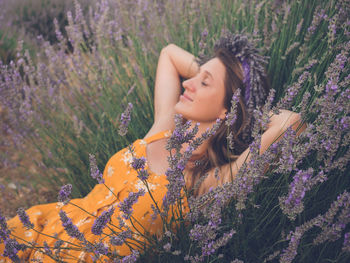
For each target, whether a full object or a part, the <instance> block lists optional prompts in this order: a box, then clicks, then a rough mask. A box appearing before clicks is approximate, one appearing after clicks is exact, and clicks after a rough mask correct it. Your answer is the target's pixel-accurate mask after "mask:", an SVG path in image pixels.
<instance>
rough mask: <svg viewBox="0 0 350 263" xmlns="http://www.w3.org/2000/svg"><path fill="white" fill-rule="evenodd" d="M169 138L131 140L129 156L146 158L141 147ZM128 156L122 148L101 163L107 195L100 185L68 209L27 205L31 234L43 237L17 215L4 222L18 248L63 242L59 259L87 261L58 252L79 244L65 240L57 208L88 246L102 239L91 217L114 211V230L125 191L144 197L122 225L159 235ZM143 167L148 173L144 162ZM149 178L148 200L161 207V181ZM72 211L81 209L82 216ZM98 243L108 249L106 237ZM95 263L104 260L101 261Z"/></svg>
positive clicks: (30, 255)
mask: <svg viewBox="0 0 350 263" xmlns="http://www.w3.org/2000/svg"><path fill="white" fill-rule="evenodd" d="M170 135H171V131H170V130H168V131H163V132H160V133H157V134H155V135H153V136H151V137H149V138H147V139H139V140H136V141H135V142H134V143H133V146H134V151H133V156H134V157H137V158H140V157H142V156H144V157H146V145H147V144H149V143H151V142H153V141H156V140H159V139H162V138H165V137H169V136H170ZM133 156H132V153H131V152H130V151H129V149H128V147H127V148H124V149H122V150H121V151H119V152H118V153H116V154H114V155H113V156H112V157H111V158H110V160H109V161H108V162H107V164H106V167H105V169H104V173H103V178H104V180H105V184H106V185H107V186H108V188H109V189H110V190H111V191H113V193H112V192H111V191H110V190H108V189H107V187H106V186H105V185H103V184H98V185H96V186H95V187H94V189H93V190H92V191H91V192H90V193H89V194H88V195H87V196H86V197H84V198H79V199H72V200H71V201H70V202H71V203H72V204H74V205H72V204H67V205H65V206H63V204H62V203H50V204H43V205H37V206H33V207H31V208H29V209H28V210H27V211H26V212H27V214H28V215H29V218H30V221H31V222H32V223H33V224H34V225H35V227H34V229H35V230H38V231H40V232H43V233H45V235H43V234H38V233H37V232H36V231H34V230H28V229H26V228H25V227H23V226H22V224H21V222H20V220H19V218H18V216H16V217H14V218H12V219H11V220H9V221H8V222H7V224H8V226H9V228H11V229H12V234H13V235H15V236H16V239H17V240H18V242H19V243H22V242H23V240H26V241H29V242H36V244H37V245H36V246H43V244H44V241H46V243H47V244H48V246H49V247H50V248H52V247H54V244H55V242H56V241H57V239H55V238H52V237H49V236H56V237H58V238H60V239H62V240H65V241H68V242H70V243H68V242H65V243H64V244H63V246H62V247H63V249H61V251H63V252H61V254H60V255H61V256H64V259H65V261H66V262H92V259H91V258H92V257H91V254H88V253H86V252H84V251H82V250H79V249H77V250H68V249H64V247H74V244H79V243H80V241H78V240H77V239H75V238H71V237H69V236H68V234H67V233H66V232H65V230H64V228H63V226H62V222H61V220H60V217H59V214H58V213H59V210H60V209H62V210H64V211H65V212H66V213H67V216H68V217H69V218H71V219H72V222H73V223H74V224H75V225H76V226H77V227H78V228H79V230H80V232H82V233H83V234H84V235H85V238H86V239H87V240H88V241H89V242H91V243H94V242H99V241H100V240H101V238H102V237H105V235H104V234H102V236H97V235H94V234H93V233H92V232H91V228H92V225H93V223H94V220H95V218H96V217H98V216H100V215H101V214H102V212H104V211H107V210H108V209H110V208H111V207H112V206H114V207H115V212H114V214H113V216H112V218H111V222H110V223H111V224H112V225H114V226H116V227H117V226H119V223H120V221H119V220H118V219H117V217H118V216H120V217H121V216H122V212H121V211H120V210H119V207H118V204H119V203H120V202H121V201H123V200H124V199H125V198H126V197H128V194H129V192H131V191H132V192H136V191H138V190H140V189H144V190H145V192H146V194H145V195H143V196H141V197H140V198H139V200H138V202H137V203H135V204H134V205H133V207H132V208H133V218H134V221H135V222H136V221H137V223H134V224H131V222H130V221H129V220H124V222H125V224H126V225H127V226H128V227H130V229H131V230H133V232H135V233H137V232H139V233H145V231H149V232H150V233H152V234H156V235H160V234H161V232H162V223H161V219H160V217H159V216H158V218H156V219H155V220H154V219H153V220H152V218H151V217H152V214H153V211H152V209H151V204H154V202H153V201H152V198H151V195H150V193H149V192H148V190H147V188H146V187H145V185H144V183H143V182H142V181H141V180H140V179H139V178H138V177H137V171H135V170H134V169H133V168H132V167H131V163H132V158H133ZM146 168H148V165H147V161H146ZM149 173H150V177H149V179H148V180H147V181H148V185H149V190H150V191H151V193H152V197H153V198H154V199H155V201H156V202H157V203H158V204H159V205H161V204H162V199H163V197H164V196H165V194H166V191H167V188H166V185H167V184H168V181H167V178H166V176H165V175H157V174H155V173H152V172H151V171H149ZM77 206H79V207H81V208H82V209H83V210H85V211H86V212H84V211H83V210H82V209H80V208H78V207H77ZM141 225H142V226H141ZM110 231H111V230H110V229H108V228H104V231H103V233H107V234H108V233H110ZM114 231H117V232H118V231H119V232H120V231H121V230H120V229H119V230H118V228H114ZM133 238H134V239H135V240H134V242H135V241H136V240H141V241H142V240H143V239H142V236H141V235H138V234H133ZM103 240H104V244H105V246H108V243H109V238H108V237H106V238H105V239H103ZM135 243H136V242H135ZM134 248H135V249H137V247H133V249H134ZM115 249H116V251H115V252H117V253H118V254H119V255H122V256H124V255H129V254H131V249H130V248H129V246H127V245H125V244H124V245H121V246H115ZM141 249H142V248H141ZM139 250H140V248H139ZM3 251H4V244H0V255H2V254H3ZM110 251H112V250H110ZM63 253H65V254H63ZM19 256H20V258H21V259H23V260H25V262H30V261H31V259H41V260H42V262H53V260H52V259H51V258H50V257H48V256H46V255H44V254H43V253H42V252H40V251H38V250H30V249H27V250H25V251H24V252H19ZM2 262H10V261H9V260H8V259H7V258H6V259H5V258H1V256H0V263H2ZM101 262H104V261H103V260H102V261H101Z"/></svg>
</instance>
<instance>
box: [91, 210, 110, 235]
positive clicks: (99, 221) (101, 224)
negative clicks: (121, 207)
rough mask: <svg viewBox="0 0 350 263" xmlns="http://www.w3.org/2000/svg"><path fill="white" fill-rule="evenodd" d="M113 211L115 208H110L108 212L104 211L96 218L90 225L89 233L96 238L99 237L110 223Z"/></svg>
mask: <svg viewBox="0 0 350 263" xmlns="http://www.w3.org/2000/svg"><path fill="white" fill-rule="evenodd" d="M114 210H115V208H114V207H111V208H110V209H109V210H108V211H104V212H103V213H102V214H101V215H100V216H99V217H98V218H96V219H95V221H94V224H93V225H92V228H91V233H93V234H94V235H97V236H99V235H101V234H102V231H103V229H104V228H105V227H106V225H107V224H108V223H109V222H110V221H111V217H112V215H113V213H114Z"/></svg>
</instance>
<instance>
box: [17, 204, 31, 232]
mask: <svg viewBox="0 0 350 263" xmlns="http://www.w3.org/2000/svg"><path fill="white" fill-rule="evenodd" d="M17 215H18V217H19V219H20V220H21V222H22V224H23V225H24V226H25V227H26V228H27V229H33V228H34V224H33V223H32V222H30V219H29V216H28V215H27V213H26V211H25V210H24V209H23V208H22V207H21V208H18V210H17Z"/></svg>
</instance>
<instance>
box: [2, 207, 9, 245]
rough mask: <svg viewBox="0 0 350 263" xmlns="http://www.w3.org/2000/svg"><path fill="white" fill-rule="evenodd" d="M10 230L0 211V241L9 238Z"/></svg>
mask: <svg viewBox="0 0 350 263" xmlns="http://www.w3.org/2000/svg"><path fill="white" fill-rule="evenodd" d="M9 234H10V230H9V229H8V226H7V223H6V219H5V217H4V216H2V215H1V211H0V241H1V240H5V239H7V238H9Z"/></svg>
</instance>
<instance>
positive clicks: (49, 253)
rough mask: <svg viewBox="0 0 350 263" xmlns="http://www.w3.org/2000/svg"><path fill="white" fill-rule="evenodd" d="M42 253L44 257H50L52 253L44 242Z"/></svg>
mask: <svg viewBox="0 0 350 263" xmlns="http://www.w3.org/2000/svg"><path fill="white" fill-rule="evenodd" d="M44 251H45V254H46V255H52V251H51V249H50V247H49V245H48V244H47V242H46V241H44Z"/></svg>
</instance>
